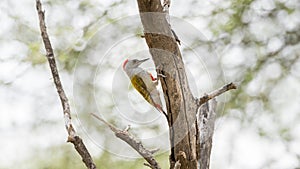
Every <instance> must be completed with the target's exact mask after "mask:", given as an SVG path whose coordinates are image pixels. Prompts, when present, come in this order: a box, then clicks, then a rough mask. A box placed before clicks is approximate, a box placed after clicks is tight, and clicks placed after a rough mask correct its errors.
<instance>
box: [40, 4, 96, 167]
mask: <svg viewBox="0 0 300 169" xmlns="http://www.w3.org/2000/svg"><path fill="white" fill-rule="evenodd" d="M36 9H37V12H38V17H39V24H40V30H41V36H42V39H43V42H44V46H45V49H46V57H47V60H48V63H49V66H50V69H51V73H52V77H53V80H54V84H55V87H56V90H57V93H58V95H59V98H60V101H61V104H62V108H63V113H64V119H65V127H66V130H67V132H68V140H67V141H68V142H71V143H73V145H74V147H75V149H76V151H77V152H78V153H79V155H80V156H81V157H82V161H83V162H84V164H85V165H86V167H87V168H89V169H96V165H95V164H94V162H93V159H92V157H91V155H90V153H89V152H88V150H87V148H86V146H85V145H84V143H83V141H82V139H81V138H80V137H79V136H78V135H77V134H76V131H75V129H74V127H73V125H72V121H71V110H70V105H69V103H68V98H67V96H66V94H65V91H64V89H63V86H62V83H61V81H60V77H59V74H58V70H57V66H56V62H55V58H54V53H53V48H52V46H51V42H50V39H49V36H48V33H47V28H46V23H45V12H44V11H43V10H42V4H41V2H40V0H36Z"/></svg>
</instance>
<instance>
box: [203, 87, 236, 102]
mask: <svg viewBox="0 0 300 169" xmlns="http://www.w3.org/2000/svg"><path fill="white" fill-rule="evenodd" d="M236 88H237V85H236V84H234V83H232V82H231V83H229V84H227V85H225V86H223V87H221V88H219V89H217V90H215V91H213V92H211V93H209V94H205V95H204V96H202V97H201V98H200V99H199V102H198V106H201V105H202V104H204V103H206V102H207V101H209V100H211V99H213V98H215V97H217V96H219V95H221V94H223V93H225V92H227V91H228V90H231V89H236Z"/></svg>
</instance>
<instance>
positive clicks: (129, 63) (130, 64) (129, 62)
mask: <svg viewBox="0 0 300 169" xmlns="http://www.w3.org/2000/svg"><path fill="white" fill-rule="evenodd" d="M147 60H149V58H147V59H142V60H138V59H126V60H125V61H124V63H123V69H124V70H125V71H127V70H130V69H134V68H137V67H139V65H140V64H142V63H144V62H145V61H147Z"/></svg>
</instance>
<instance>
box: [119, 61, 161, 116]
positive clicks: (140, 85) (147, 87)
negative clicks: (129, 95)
mask: <svg viewBox="0 0 300 169" xmlns="http://www.w3.org/2000/svg"><path fill="white" fill-rule="evenodd" d="M147 60H149V58H147V59H143V60H138V59H132V60H131V59H126V60H125V61H124V63H123V70H124V71H125V72H126V74H127V75H128V77H129V78H130V81H131V84H132V86H133V87H134V88H135V89H136V90H137V91H138V92H139V93H140V94H141V95H142V96H143V97H144V99H145V100H146V101H147V102H148V103H150V104H151V105H152V106H154V107H155V108H156V109H157V110H158V111H160V112H161V113H163V114H165V115H166V113H165V112H164V111H163V109H162V103H161V100H160V95H159V91H158V90H157V88H156V86H157V84H158V83H157V78H154V77H153V76H152V74H151V73H149V72H147V71H145V70H144V69H142V68H140V67H139V65H140V64H142V63H143V62H145V61H147Z"/></svg>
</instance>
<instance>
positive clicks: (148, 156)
mask: <svg viewBox="0 0 300 169" xmlns="http://www.w3.org/2000/svg"><path fill="white" fill-rule="evenodd" d="M91 115H92V116H94V117H95V118H96V119H98V120H100V121H101V122H103V123H104V124H105V125H107V126H108V127H109V128H110V129H111V131H112V132H114V133H115V135H116V137H118V138H119V139H121V140H123V141H125V142H126V143H127V144H129V145H130V146H131V147H132V148H133V149H134V150H135V151H137V152H138V153H139V154H140V155H141V156H142V157H143V158H144V159H145V160H146V161H147V162H148V164H144V165H145V166H148V167H150V168H152V169H160V166H159V164H158V162H157V161H156V160H155V159H154V157H153V152H156V151H157V150H155V151H153V150H152V151H151V150H148V149H146V148H145V147H144V146H143V144H142V143H141V142H140V141H138V140H137V139H136V138H134V137H133V136H132V135H131V134H130V133H129V132H128V130H129V127H127V128H126V129H125V130H120V129H118V128H116V127H115V126H113V125H111V124H109V123H108V122H106V121H105V120H104V119H102V118H101V117H99V116H98V115H96V114H94V113H91Z"/></svg>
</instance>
